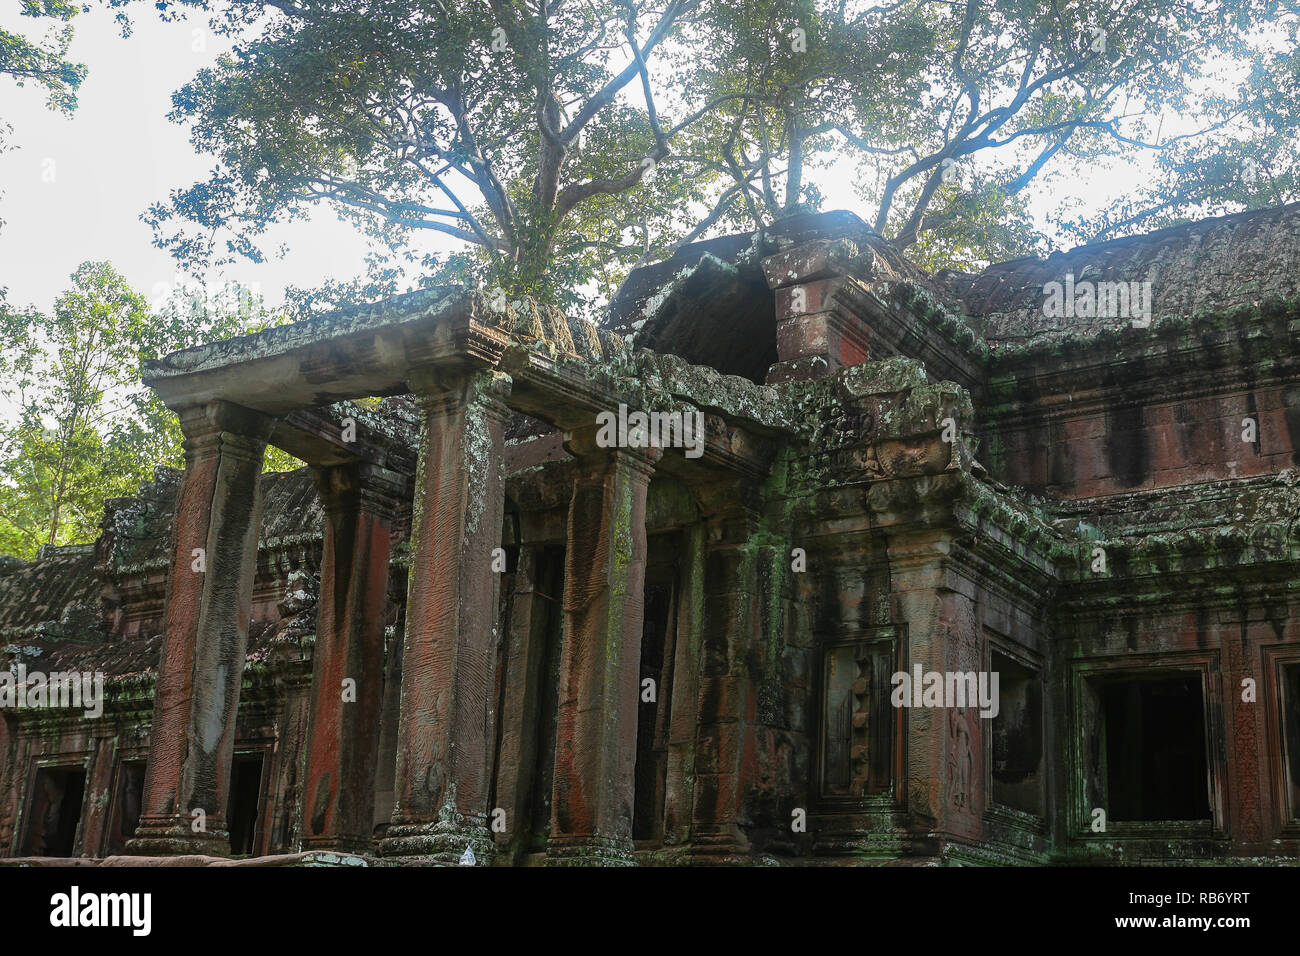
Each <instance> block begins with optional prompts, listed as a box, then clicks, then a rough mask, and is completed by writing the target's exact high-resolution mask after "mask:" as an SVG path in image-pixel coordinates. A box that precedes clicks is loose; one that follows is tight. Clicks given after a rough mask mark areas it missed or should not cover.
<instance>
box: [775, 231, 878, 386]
mask: <svg viewBox="0 0 1300 956" xmlns="http://www.w3.org/2000/svg"><path fill="white" fill-rule="evenodd" d="M870 262H871V256H870V254H869V253H868V254H867V255H865V256H864V255H863V254H861V253H860V251H859V249H858V247H857V246H856V245H855V244H854V243H853V242H852V241H851V240H849V239H818V240H814V241H812V242H806V243H803V244H801V245H798V246H795V247H793V248H791V249H787V250H785V251H783V252H779V253H777V254H776V255H772V256H768V257H767V258H766V259H764V260H762V266H763V272H764V274H765V275H766V277H767V282H768V285H769V286H770V287H771V288H772V289H773V295H774V297H775V299H776V353H777V358H778V359H780V361H778V362H777V364H775V365H773V366H772V367H771V369H769V370H768V375H767V381H768V384H773V383H776V382H789V381H807V380H811V379H816V378H822V377H824V376H826V375H830V374H831V373H833V372H834V371H835V370H836V369H837V368H839V367H840V366H842V365H856V364H858V363H860V362H865V361H867V360H868V358H869V357H870V347H869V345H868V342H867V336H866V328H865V325H864V323H863V321H862V318H861V317H860V316H858V315H855V314H854V313H853V312H852V311H851V310H849V309H847V308H846V307H845V306H843V305H841V304H840V303H839V302H837V300H836V294H837V293H838V292H839V290H840V288H841V287H842V286H843V285H844V283H845V281H846V277H848V276H851V275H854V274H858V275H861V274H863V273H864V272H865V270H866V269H867V268H868V267H869V264H870Z"/></svg>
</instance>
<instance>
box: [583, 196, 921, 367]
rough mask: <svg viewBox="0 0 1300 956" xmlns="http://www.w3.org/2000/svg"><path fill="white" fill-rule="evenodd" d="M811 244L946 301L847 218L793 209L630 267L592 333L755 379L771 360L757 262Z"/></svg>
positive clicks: (767, 300) (769, 305)
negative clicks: (850, 253)
mask: <svg viewBox="0 0 1300 956" xmlns="http://www.w3.org/2000/svg"><path fill="white" fill-rule="evenodd" d="M818 240H832V241H833V240H848V241H849V242H850V243H851V244H852V245H851V246H850V248H852V249H854V250H855V254H863V255H865V256H866V258H865V259H864V261H869V262H870V263H871V272H872V274H871V276H870V281H872V282H873V283H874V282H883V283H898V282H906V283H911V284H913V285H915V286H917V287H918V288H921V289H924V290H926V291H927V292H928V293H929V294H930V295H932V296H934V297H935V298H937V299H943V298H945V297H946V296H947V291H946V290H944V289H943V288H941V287H940V286H938V285H936V284H934V283H933V282H931V281H930V279H929V277H927V276H926V275H925V273H924V272H922V271H921V270H920V269H918V268H917V267H916V266H914V265H912V264H911V263H910V262H908V260H907V259H906V258H905V257H904V256H903V255H902V254H901V253H899V252H898V250H897V249H895V248H894V247H893V246H892V245H891V244H890V243H889V242H888V241H887V240H885V239H884V238H883V237H881V236H880V235H879V234H877V233H876V232H874V231H873V230H872V229H871V228H870V227H869V226H867V224H866V223H864V222H863V221H862V220H861V219H859V218H858V217H857V216H855V215H854V214H853V213H850V212H845V211H842V210H840V211H835V212H827V213H814V212H802V213H798V214H796V215H793V216H790V217H789V218H787V219H783V220H781V221H780V222H778V223H775V224H774V225H772V226H770V227H768V228H766V229H761V230H758V231H756V232H749V233H740V234H737V235H730V236H721V237H719V238H716V239H709V240H705V241H702V242H693V243H690V244H688V245H685V246H682V247H681V248H680V249H678V250H677V252H675V253H674V254H673V255H672V256H671V257H670V258H668V259H666V260H664V261H663V262H658V263H655V264H653V265H648V266H643V267H641V268H639V269H635V270H633V271H632V273H631V274H630V275H629V276H628V278H627V281H626V282H624V283H623V286H622V288H620V289H619V292H618V294H617V295H616V296H615V297H614V301H613V302H611V303H610V307H609V313H608V316H607V317H606V319H605V321H604V322H603V323H602V327H603V328H605V329H609V330H611V331H615V332H617V333H619V334H621V335H623V336H624V337H625V338H626V339H627V340H628V341H629V343H630V344H631V345H632V346H633V347H636V348H648V349H652V350H654V351H656V352H667V353H672V354H674V355H679V356H681V357H682V358H684V359H686V360H687V361H688V362H691V363H692V364H695V365H707V366H709V367H711V368H714V369H717V370H718V371H720V372H723V373H724V374H731V375H740V376H743V377H744V378H747V379H749V380H750V381H752V382H756V383H762V382H763V381H765V379H766V377H767V371H768V369H769V368H770V367H771V366H772V365H773V364H775V363H776V361H777V344H776V302H775V299H774V297H773V294H772V284H771V277H770V276H768V275H767V274H765V272H764V268H763V260H764V259H765V258H767V257H769V256H773V255H777V254H779V253H783V252H786V251H787V250H791V249H794V248H795V247H798V246H800V245H803V244H805V243H809V242H814V241H818Z"/></svg>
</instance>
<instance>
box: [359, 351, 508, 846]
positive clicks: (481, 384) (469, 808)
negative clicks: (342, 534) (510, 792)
mask: <svg viewBox="0 0 1300 956" xmlns="http://www.w3.org/2000/svg"><path fill="white" fill-rule="evenodd" d="M410 384H411V387H412V389H413V390H414V391H415V392H416V393H417V395H418V396H419V404H420V409H421V413H422V415H423V418H424V422H423V427H422V430H421V434H420V457H419V465H418V471H417V475H416V486H415V505H414V514H413V526H412V529H411V568H410V577H409V583H408V592H407V603H406V639H405V642H404V644H403V650H402V702H401V709H400V715H399V717H398V742H397V770H396V777H395V782H394V789H395V790H396V805H395V807H394V809H393V822H392V825H391V826H390V827H389V829H388V834H387V836H386V838H385V839H384V840H383V841H381V843H380V852H381V853H383V854H384V855H388V856H394V855H425V856H432V857H435V858H437V859H439V860H442V861H445V862H455V861H456V860H457V859H459V857H460V856H461V854H462V853H463V852H464V851H465V848H466V847H467V846H471V847H472V848H473V850H474V853H475V855H476V857H480V858H481V857H484V856H486V855H487V854H488V853H489V851H490V847H491V838H490V834H489V833H488V830H487V814H488V809H489V808H488V806H487V798H488V791H489V778H490V773H491V769H490V768H491V759H492V747H493V742H494V740H495V713H494V701H493V699H492V692H493V687H494V680H493V674H494V671H495V666H496V642H497V621H496V615H497V594H498V589H499V581H500V577H499V575H498V573H497V572H496V571H494V569H493V552H494V550H495V549H497V548H499V547H500V546H501V519H502V515H503V512H504V504H505V488H504V464H505V456H504V447H505V439H504V423H505V418H506V415H507V411H508V409H507V407H506V405H505V402H504V399H505V398H506V397H507V395H508V394H509V385H510V380H509V378H508V377H506V376H503V375H499V374H498V375H493V374H492V373H487V372H482V373H472V374H468V375H464V376H461V377H458V378H454V379H453V378H445V379H434V378H433V377H429V378H428V379H427V380H414V381H412V382H411V383H410Z"/></svg>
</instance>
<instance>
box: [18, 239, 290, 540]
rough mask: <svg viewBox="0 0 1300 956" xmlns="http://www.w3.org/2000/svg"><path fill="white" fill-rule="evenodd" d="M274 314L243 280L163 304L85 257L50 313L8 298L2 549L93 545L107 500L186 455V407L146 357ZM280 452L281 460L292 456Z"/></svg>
mask: <svg viewBox="0 0 1300 956" xmlns="http://www.w3.org/2000/svg"><path fill="white" fill-rule="evenodd" d="M269 321H271V317H270V316H268V315H267V314H266V313H265V311H264V310H263V309H262V308H261V304H260V302H258V301H257V300H255V299H253V298H251V297H249V296H248V295H247V293H245V292H244V291H243V290H241V289H239V288H237V287H228V288H227V289H225V290H223V293H222V294H220V295H218V296H214V297H212V298H208V297H206V296H204V295H203V294H202V293H201V292H199V291H198V290H197V289H193V288H181V289H177V290H175V291H174V292H173V293H172V294H171V295H170V296H169V297H168V298H167V299H166V300H165V301H164V302H162V303H159V304H158V305H157V307H153V306H152V305H151V303H150V302H149V301H148V300H147V299H146V298H145V297H144V296H143V295H141V294H140V293H139V292H137V291H136V290H135V289H133V288H131V286H130V284H129V283H128V282H127V281H126V279H125V278H123V276H122V275H121V274H120V273H119V272H118V271H117V270H116V269H114V268H113V266H112V265H110V264H109V263H107V262H85V263H82V264H81V265H80V266H79V267H78V268H77V270H76V271H75V272H74V273H73V274H72V276H71V280H70V283H69V286H68V288H67V290H66V291H65V292H64V293H63V294H62V295H60V296H59V297H58V299H57V300H56V302H55V303H54V308H53V310H52V312H51V313H50V314H48V315H46V314H43V313H41V312H40V311H39V310H36V309H32V308H26V309H18V308H12V307H5V306H4V305H2V304H0V335H2V336H3V338H4V340H5V342H6V348H5V350H4V352H3V353H2V354H0V376H2V377H3V380H4V383H5V388H4V393H5V394H4V397H5V399H6V401H7V403H8V404H9V405H10V406H11V407H12V408H14V409H15V410H16V415H15V416H14V418H13V420H12V421H8V422H5V423H4V424H3V425H0V553H4V554H14V555H19V556H22V557H30V556H31V555H32V554H34V553H35V551H36V549H37V548H38V547H39V546H40V545H43V544H65V543H69V542H84V541H92V540H94V538H95V537H96V535H97V534H98V533H99V532H98V527H99V521H100V517H101V515H102V514H103V507H104V501H105V499H108V498H114V497H120V496H125V495H133V494H135V493H136V491H137V489H138V487H139V485H140V483H141V482H142V481H145V480H148V479H149V478H151V477H152V475H153V471H154V468H155V467H156V466H158V465H170V466H173V467H178V466H180V465H181V463H182V448H181V440H182V436H181V433H180V427H179V425H178V424H177V420H176V417H175V415H173V414H172V413H171V412H170V410H168V409H167V408H166V407H165V406H164V405H163V404H162V403H161V402H160V401H159V400H158V398H157V396H156V395H155V394H154V393H153V391H152V390H151V389H149V388H147V387H145V386H144V385H142V384H141V382H140V365H141V363H142V362H143V361H144V360H145V359H151V358H158V357H161V356H162V355H165V354H167V353H168V352H171V351H174V350H175V349H179V348H185V347H187V346H190V345H196V344H199V343H200V342H204V341H210V340H212V339H218V338H225V337H228V336H231V335H238V334H240V333H241V332H244V331H248V330H250V329H253V328H257V327H260V326H262V325H264V324H266V323H267V322H269ZM283 458H284V459H285V461H280V460H279V459H274V458H273V460H272V461H271V462H270V463H269V464H270V466H271V467H272V468H275V467H283V466H284V465H285V463H286V461H287V462H288V463H290V464H292V463H293V460H292V459H290V458H289V457H288V456H283Z"/></svg>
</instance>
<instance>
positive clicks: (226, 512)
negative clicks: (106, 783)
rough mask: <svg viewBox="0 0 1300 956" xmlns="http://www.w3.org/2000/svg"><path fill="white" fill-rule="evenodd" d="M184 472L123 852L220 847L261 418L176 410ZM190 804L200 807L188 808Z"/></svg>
mask: <svg viewBox="0 0 1300 956" xmlns="http://www.w3.org/2000/svg"><path fill="white" fill-rule="evenodd" d="M180 420H181V430H182V431H183V432H184V434H185V475H184V477H183V478H182V479H181V483H180V488H179V490H178V491H177V496H176V511H175V519H174V529H173V539H172V541H173V551H172V566H171V572H170V577H169V578H168V580H167V598H166V608H165V611H164V614H163V628H164V630H163V647H162V654H161V657H160V659H159V662H158V678H157V686H156V690H155V692H154V713H153V725H152V731H151V734H150V742H149V763H148V768H147V770H146V771H145V783H144V800H143V806H142V809H141V815H140V825H139V827H138V828H137V830H136V834H135V837H134V838H133V839H132V840H131V841H130V842H129V843H128V844H127V850H128V852H131V853H137V854H145V855H158V854H175V853H206V854H216V855H228V854H229V852H230V842H229V834H228V833H227V832H226V801H227V798H228V796H229V790H230V761H231V757H232V754H233V752H234V745H235V715H236V712H237V711H238V709H239V689H240V684H241V682H242V681H243V676H244V658H245V652H246V649H247V645H248V619H249V616H250V614H251V612H252V598H253V576H254V573H255V572H256V570H257V535H258V527H259V525H260V524H261V516H262V493H261V484H260V481H259V479H260V477H261V474H262V454H263V452H264V451H265V450H266V440H267V438H268V436H269V435H270V433H271V424H272V423H271V422H270V420H269V419H267V418H265V417H263V416H261V415H259V414H257V413H256V412H251V411H249V410H247V409H244V408H240V407H239V406H236V405H231V404H228V403H226V402H210V403H208V404H207V405H203V406H195V407H191V408H188V409H185V410H183V411H182V412H181V413H180ZM194 811H202V813H201V814H200V813H195V812H194Z"/></svg>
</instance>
